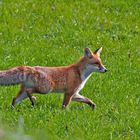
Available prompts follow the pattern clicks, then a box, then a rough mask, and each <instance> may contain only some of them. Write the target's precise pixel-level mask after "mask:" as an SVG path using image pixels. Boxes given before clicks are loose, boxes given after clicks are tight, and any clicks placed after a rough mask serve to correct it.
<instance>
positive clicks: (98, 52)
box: [94, 47, 102, 56]
mask: <svg viewBox="0 0 140 140" xmlns="http://www.w3.org/2000/svg"><path fill="white" fill-rule="evenodd" d="M101 52H102V47H101V48H98V49H97V50H96V51H95V52H94V54H96V55H98V56H100V53H101Z"/></svg>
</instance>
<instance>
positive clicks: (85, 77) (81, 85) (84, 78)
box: [76, 72, 91, 93]
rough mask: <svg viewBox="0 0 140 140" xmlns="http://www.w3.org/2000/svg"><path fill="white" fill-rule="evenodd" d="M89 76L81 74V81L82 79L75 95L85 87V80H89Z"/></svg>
mask: <svg viewBox="0 0 140 140" xmlns="http://www.w3.org/2000/svg"><path fill="white" fill-rule="evenodd" d="M90 76H91V74H89V75H87V74H86V73H84V72H83V74H82V76H81V79H82V83H81V84H80V85H79V87H78V88H77V90H76V93H79V92H80V90H81V89H82V88H83V87H84V86H85V84H86V82H87V80H88V79H89V78H90Z"/></svg>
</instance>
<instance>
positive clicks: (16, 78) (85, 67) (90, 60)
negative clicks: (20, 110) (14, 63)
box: [0, 48, 107, 109]
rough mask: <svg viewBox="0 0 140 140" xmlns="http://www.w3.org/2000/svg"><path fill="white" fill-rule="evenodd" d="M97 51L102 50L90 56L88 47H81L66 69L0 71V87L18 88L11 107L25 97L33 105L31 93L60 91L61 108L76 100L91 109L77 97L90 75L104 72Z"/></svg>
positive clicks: (34, 99) (41, 68)
mask: <svg viewBox="0 0 140 140" xmlns="http://www.w3.org/2000/svg"><path fill="white" fill-rule="evenodd" d="M101 51H102V48H99V49H97V50H96V51H95V52H93V53H92V52H91V50H90V49H89V48H85V50H84V55H83V57H81V58H80V60H79V61H78V62H76V63H75V64H72V65H69V66H61V67H41V66H35V67H30V66H18V67H15V68H12V69H9V70H4V71H0V85H4V86H6V85H15V84H20V85H21V89H20V91H19V92H18V94H17V96H16V97H14V98H13V101H12V106H13V107H15V106H16V104H17V103H19V102H21V101H22V100H23V99H25V98H27V97H29V99H30V101H31V103H32V105H34V104H35V101H36V98H35V97H34V96H33V95H32V94H33V93H40V94H46V93H49V92H64V100H63V104H62V107H63V108H66V107H67V106H68V104H69V103H70V101H77V102H83V103H86V104H88V105H89V106H91V107H92V108H93V109H94V108H95V107H96V105H95V103H94V102H92V101H91V100H90V99H88V98H86V97H84V96H82V95H80V90H81V89H82V88H83V87H84V85H85V83H86V82H87V80H88V79H89V77H90V76H91V74H92V73H93V72H101V73H104V72H106V71H107V69H106V68H105V67H104V66H103V64H102V62H101V59H100V53H101Z"/></svg>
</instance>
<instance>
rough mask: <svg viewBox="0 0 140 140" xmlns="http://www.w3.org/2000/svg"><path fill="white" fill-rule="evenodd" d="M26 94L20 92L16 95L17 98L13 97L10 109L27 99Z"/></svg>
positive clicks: (23, 91) (22, 91)
mask: <svg viewBox="0 0 140 140" xmlns="http://www.w3.org/2000/svg"><path fill="white" fill-rule="evenodd" d="M27 97H28V96H27V93H26V91H25V90H22V89H21V90H20V91H19V92H18V94H17V96H15V97H14V98H13V101H12V107H13V108H14V107H15V106H16V104H18V103H19V102H21V101H22V100H23V99H25V98H27Z"/></svg>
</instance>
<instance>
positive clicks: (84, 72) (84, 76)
mask: <svg viewBox="0 0 140 140" xmlns="http://www.w3.org/2000/svg"><path fill="white" fill-rule="evenodd" d="M76 65H77V66H78V68H79V71H80V76H81V80H82V81H85V80H86V81H87V80H88V79H89V77H90V76H91V74H92V72H93V71H92V70H91V69H89V68H88V67H87V65H88V64H87V59H86V58H85V57H82V58H81V59H80V60H79V61H78V62H77V64H76Z"/></svg>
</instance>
